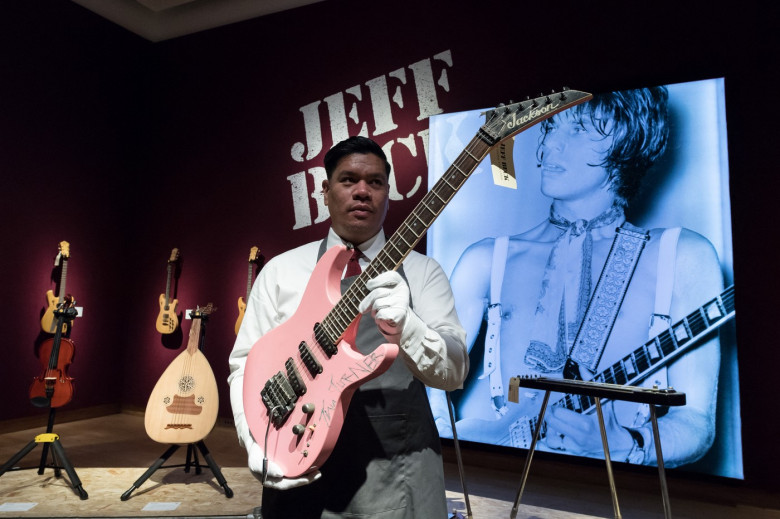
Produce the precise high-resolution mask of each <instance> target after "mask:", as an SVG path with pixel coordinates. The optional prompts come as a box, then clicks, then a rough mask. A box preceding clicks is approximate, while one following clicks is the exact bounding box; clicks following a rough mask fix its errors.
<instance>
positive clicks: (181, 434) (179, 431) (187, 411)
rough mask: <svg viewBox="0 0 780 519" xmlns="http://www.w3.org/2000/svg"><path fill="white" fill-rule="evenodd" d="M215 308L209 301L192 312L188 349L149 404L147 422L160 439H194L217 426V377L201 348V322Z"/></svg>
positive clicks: (149, 430) (153, 436) (165, 375)
mask: <svg viewBox="0 0 780 519" xmlns="http://www.w3.org/2000/svg"><path fill="white" fill-rule="evenodd" d="M213 311H214V308H213V306H212V305H211V303H209V304H208V305H207V306H206V307H205V308H202V309H198V310H196V311H194V312H193V313H192V327H191V328H190V337H189V340H188V342H187V349H186V350H184V351H183V352H181V353H180V354H179V355H178V356H177V357H176V358H175V359H173V361H172V362H171V364H170V365H169V366H168V368H167V369H166V370H165V371H164V372H163V374H162V376H160V379H159V380H158V381H157V384H156V385H155V386H154V389H153V390H152V393H151V395H149V401H148V403H147V404H146V413H145V415H144V426H145V427H146V433H147V434H148V435H149V437H150V438H151V439H152V440H154V441H156V442H159V443H182V444H183V443H195V442H197V441H200V440H202V439H203V438H205V437H206V436H207V435H208V434H209V433H210V432H211V430H212V429H213V428H214V424H215V423H216V421H217V411H218V410H219V397H218V390H217V381H216V379H215V378H214V372H213V371H212V369H211V365H210V364H209V362H208V360H206V356H205V355H204V354H203V352H202V351H201V349H202V348H201V342H202V340H203V337H204V335H203V333H202V329H203V325H202V322H203V320H204V319H206V318H207V317H208V315H209V314H211V313H212V312H213Z"/></svg>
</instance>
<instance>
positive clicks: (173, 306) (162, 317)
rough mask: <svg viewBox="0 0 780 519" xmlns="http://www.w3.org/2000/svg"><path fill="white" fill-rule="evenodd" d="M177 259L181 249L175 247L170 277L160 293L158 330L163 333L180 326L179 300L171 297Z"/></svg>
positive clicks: (169, 269)
mask: <svg viewBox="0 0 780 519" xmlns="http://www.w3.org/2000/svg"><path fill="white" fill-rule="evenodd" d="M177 261H179V249H177V248H174V249H173V250H172V251H171V257H170V258H169V259H168V267H167V268H168V278H167V280H166V282H165V293H164V294H160V313H159V314H158V315H157V331H158V332H160V333H163V334H167V333H173V332H174V331H175V330H176V328H178V326H179V316H178V315H177V313H176V312H177V310H178V306H179V301H178V299H171V275H172V273H173V268H174V265H175V263H176V262H177Z"/></svg>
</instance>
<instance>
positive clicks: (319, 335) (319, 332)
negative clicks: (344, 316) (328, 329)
mask: <svg viewBox="0 0 780 519" xmlns="http://www.w3.org/2000/svg"><path fill="white" fill-rule="evenodd" d="M314 338H315V339H316V340H317V342H318V343H319V345H320V346H322V349H323V350H325V353H327V354H328V357H332V356H334V355H335V354H337V353H338V352H339V349H338V347H337V346H336V345H335V344H334V342H333V341H332V340H331V339H330V337H328V334H327V333H325V329H324V328H323V327H322V325H321V324H320V323H315V324H314Z"/></svg>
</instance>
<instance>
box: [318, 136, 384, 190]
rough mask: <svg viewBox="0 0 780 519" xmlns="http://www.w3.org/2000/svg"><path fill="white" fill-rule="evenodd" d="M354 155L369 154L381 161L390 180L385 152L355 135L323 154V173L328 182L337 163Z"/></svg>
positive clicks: (377, 145)
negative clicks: (326, 176)
mask: <svg viewBox="0 0 780 519" xmlns="http://www.w3.org/2000/svg"><path fill="white" fill-rule="evenodd" d="M354 153H359V154H361V155H367V154H369V153H370V154H372V155H376V156H377V157H379V158H380V159H382V162H384V163H385V172H386V173H387V178H390V169H391V168H390V163H389V162H388V161H387V156H386V155H385V152H384V151H382V147H381V146H379V144H377V143H376V142H374V141H372V140H371V139H369V138H368V137H361V136H359V135H356V136H354V137H349V138H347V139H344V140H343V141H341V142H339V143H338V144H336V145H335V146H333V147H332V148H331V149H329V150H328V152H327V153H326V154H325V160H324V164H325V173H326V174H327V175H328V180H330V177H331V176H332V175H333V172H334V171H335V170H336V166H337V165H338V163H339V161H340V160H341V159H342V158H344V157H346V156H347V155H352V154H354Z"/></svg>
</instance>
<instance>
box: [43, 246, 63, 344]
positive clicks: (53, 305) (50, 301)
mask: <svg viewBox="0 0 780 519" xmlns="http://www.w3.org/2000/svg"><path fill="white" fill-rule="evenodd" d="M68 258H70V243H68V242H66V241H61V242H60V244H59V252H58V253H57V259H56V260H54V264H55V266H56V265H60V266H61V269H60V287H59V290H58V291H57V295H56V296H55V295H54V291H53V290H47V291H46V303H47V307H46V310H45V311H44V312H43V317H41V329H42V330H43V331H44V332H46V333H55V332H56V331H57V319H55V317H54V311H55V310H56V309H57V308H59V307H60V306H61V305H63V304H64V303H65V296H66V294H67V292H65V283H66V282H67V279H68ZM67 331H68V325H67V324H63V325H62V330H61V332H62V333H66V332H67Z"/></svg>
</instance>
